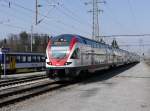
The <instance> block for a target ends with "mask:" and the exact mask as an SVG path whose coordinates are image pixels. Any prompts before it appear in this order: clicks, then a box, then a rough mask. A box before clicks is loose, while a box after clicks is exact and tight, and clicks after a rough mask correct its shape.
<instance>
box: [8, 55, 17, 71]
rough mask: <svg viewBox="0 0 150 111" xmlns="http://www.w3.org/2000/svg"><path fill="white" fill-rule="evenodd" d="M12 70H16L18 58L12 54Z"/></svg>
mask: <svg viewBox="0 0 150 111" xmlns="http://www.w3.org/2000/svg"><path fill="white" fill-rule="evenodd" d="M9 65H10V70H11V71H15V70H16V58H15V56H10V63H9Z"/></svg>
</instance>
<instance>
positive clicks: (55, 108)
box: [1, 62, 150, 111]
mask: <svg viewBox="0 0 150 111" xmlns="http://www.w3.org/2000/svg"><path fill="white" fill-rule="evenodd" d="M99 73H101V75H99V76H94V77H92V78H90V79H88V80H86V81H84V82H81V83H78V84H75V85H71V86H68V87H66V88H63V89H61V90H59V91H55V92H49V93H47V94H44V95H42V96H39V97H35V98H34V99H31V100H27V101H24V102H22V103H19V104H17V105H16V106H10V107H9V108H8V107H7V108H3V109H1V110H7V111H9V110H11V111H150V66H148V65H146V64H144V63H143V62H142V63H139V64H137V65H134V66H132V67H126V68H124V67H121V68H119V69H115V70H112V71H103V72H99Z"/></svg>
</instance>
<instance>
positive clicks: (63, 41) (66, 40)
mask: <svg viewBox="0 0 150 111" xmlns="http://www.w3.org/2000/svg"><path fill="white" fill-rule="evenodd" d="M71 38H72V36H71V35H60V36H57V37H54V38H53V39H52V40H51V41H52V43H51V58H55V59H62V58H65V57H66V56H67V54H68V51H69V45H70V41H71Z"/></svg>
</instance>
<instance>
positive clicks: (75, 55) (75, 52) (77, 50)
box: [71, 48, 80, 59]
mask: <svg viewBox="0 0 150 111" xmlns="http://www.w3.org/2000/svg"><path fill="white" fill-rule="evenodd" d="M79 57H80V51H79V48H77V49H75V50H74V52H73V54H72V56H71V59H79Z"/></svg>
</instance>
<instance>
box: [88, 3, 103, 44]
mask: <svg viewBox="0 0 150 111" xmlns="http://www.w3.org/2000/svg"><path fill="white" fill-rule="evenodd" d="M99 3H104V4H105V3H106V1H99V0H92V1H90V2H85V5H88V4H92V6H93V8H92V10H90V11H88V12H92V13H93V23H92V24H93V26H92V29H93V31H92V39H93V40H96V41H103V40H102V39H103V38H102V37H101V36H100V34H99V12H103V10H100V9H99V6H98V4H99ZM99 37H101V38H99Z"/></svg>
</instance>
